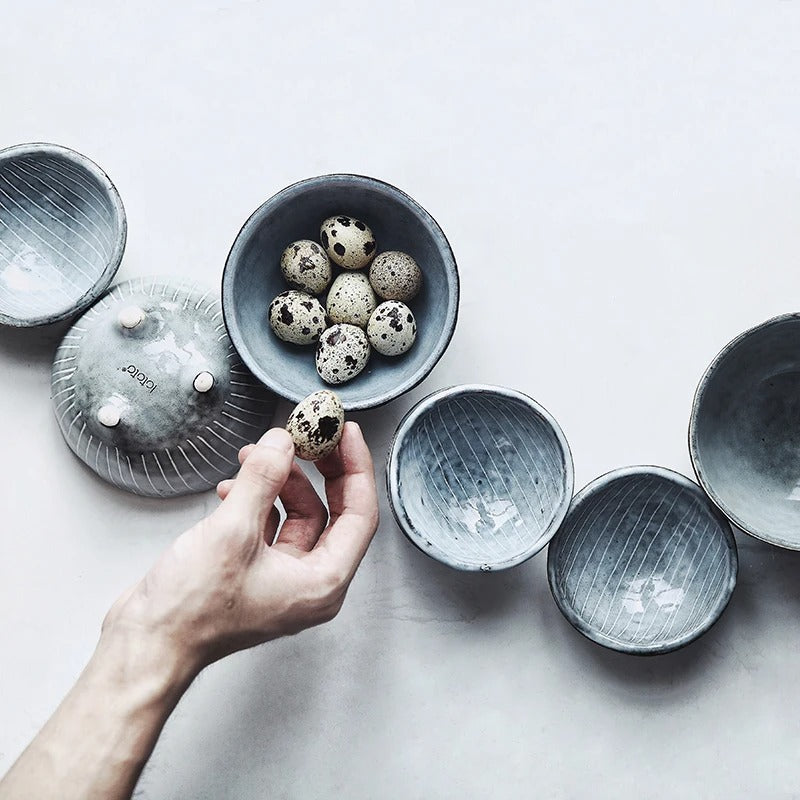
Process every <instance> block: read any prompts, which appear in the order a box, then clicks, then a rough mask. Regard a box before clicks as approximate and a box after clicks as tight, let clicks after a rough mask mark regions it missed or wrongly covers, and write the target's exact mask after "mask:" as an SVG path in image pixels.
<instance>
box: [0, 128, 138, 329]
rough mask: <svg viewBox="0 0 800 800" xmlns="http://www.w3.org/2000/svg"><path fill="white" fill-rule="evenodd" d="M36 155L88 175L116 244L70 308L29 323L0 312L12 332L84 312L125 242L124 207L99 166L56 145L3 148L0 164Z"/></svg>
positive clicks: (113, 269) (113, 268)
mask: <svg viewBox="0 0 800 800" xmlns="http://www.w3.org/2000/svg"><path fill="white" fill-rule="evenodd" d="M40 154H45V155H57V156H61V157H62V158H65V159H66V160H68V161H70V162H72V163H73V164H75V165H76V166H78V167H80V168H82V169H84V170H85V171H86V172H88V173H89V174H90V175H91V176H92V177H93V178H94V179H95V180H96V181H97V182H98V184H99V186H100V188H101V189H102V190H104V191H105V194H106V196H107V197H108V199H109V200H110V201H111V205H112V207H113V209H114V217H115V220H116V221H117V223H118V226H119V230H118V232H117V237H116V241H115V242H114V250H113V252H112V253H111V258H110V259H109V260H108V263H107V264H106V266H105V269H104V270H103V272H102V273H101V274H100V277H99V278H98V279H97V280H96V281H95V283H94V284H93V285H92V286H91V287H90V288H89V289H88V290H87V291H86V292H85V293H84V294H82V295H81V296H80V297H78V298H77V299H76V300H75V302H74V303H73V304H72V305H71V306H69V307H68V308H66V309H64V310H63V311H58V312H56V313H54V314H44V315H42V316H39V317H33V318H31V319H20V318H18V317H14V316H9V315H8V314H4V313H2V312H0V325H7V326H10V327H12V328H35V327H38V326H40V325H50V324H52V323H54V322H61V321H62V320H65V319H68V318H71V317H75V316H77V315H78V314H80V313H81V312H82V311H84V310H86V309H87V308H88V307H89V306H90V305H91V304H92V303H93V302H94V301H95V300H97V298H98V297H100V295H101V294H102V293H103V292H104V291H105V290H106V289H107V288H108V286H109V284H110V283H111V281H112V280H113V278H114V276H115V275H116V274H117V270H118V269H119V265H120V263H121V261H122V255H123V253H124V252H125V242H126V241H127V238H128V219H127V216H126V214H125V206H124V205H123V204H122V198H121V197H120V194H119V192H118V191H117V187H116V186H114V184H113V183H112V181H111V179H110V178H109V177H108V175H106V173H105V172H104V171H103V169H102V168H101V167H100V166H99V165H97V164H96V163H95V162H94V161H92V160H91V159H90V158H88V157H87V156H85V155H83V154H81V153H79V152H78V151H77V150H72V149H70V148H69V147H64V146H63V145H60V144H50V143H48V142H28V143H26V144H16V145H13V146H12V147H6V148H5V149H3V150H0V164H2V162H4V161H7V160H9V159H11V158H16V157H18V156H21V155H40Z"/></svg>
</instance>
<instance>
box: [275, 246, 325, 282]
mask: <svg viewBox="0 0 800 800" xmlns="http://www.w3.org/2000/svg"><path fill="white" fill-rule="evenodd" d="M281 272H282V273H283V277H284V278H286V282H287V283H288V284H289V285H290V286H291V287H293V288H294V289H299V290H300V291H301V292H308V293H309V294H319V293H320V292H324V291H325V290H326V289H327V288H328V285H329V284H330V282H331V262H330V259H329V258H328V255H327V253H326V252H325V251H324V250H323V249H322V248H321V247H320V246H319V245H318V244H317V243H316V242H312V241H311V240H310V239H300V240H299V241H297V242H292V243H291V244H290V245H289V246H288V247H287V248H286V249H285V250H284V251H283V253H282V254H281Z"/></svg>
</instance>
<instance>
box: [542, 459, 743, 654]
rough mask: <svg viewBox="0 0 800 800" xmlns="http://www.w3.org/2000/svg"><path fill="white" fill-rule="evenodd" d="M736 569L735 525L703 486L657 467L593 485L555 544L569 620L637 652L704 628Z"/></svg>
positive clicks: (552, 574)
mask: <svg viewBox="0 0 800 800" xmlns="http://www.w3.org/2000/svg"><path fill="white" fill-rule="evenodd" d="M736 570H737V556H736V545H735V543H734V540H733V535H732V533H731V530H730V526H729V525H728V523H727V521H726V520H725V519H724V517H723V516H722V515H721V514H720V513H719V512H718V511H717V510H716V509H715V508H714V507H713V505H712V504H711V503H710V502H709V501H708V499H707V498H706V497H705V495H703V493H702V491H701V490H700V489H699V487H698V486H696V485H695V484H694V483H692V482H691V481H689V480H688V479H686V478H684V477H683V476H681V475H677V474H676V473H670V472H669V471H667V470H653V469H649V468H648V469H646V470H636V469H634V470H620V471H619V472H618V473H612V474H611V475H610V476H606V477H604V478H600V479H598V480H597V481H595V482H594V483H593V484H590V485H589V486H588V487H587V488H586V489H584V490H583V491H582V492H581V493H580V494H579V495H578V496H577V497H576V498H575V501H574V502H573V504H572V507H571V508H570V511H569V513H568V514H567V518H566V520H565V522H564V524H563V526H562V527H561V529H560V530H559V532H558V534H557V535H556V537H555V538H554V539H553V541H552V542H551V544H550V550H549V553H548V574H549V578H550V586H551V589H552V591H553V596H554V598H555V600H556V602H557V604H558V605H559V607H560V608H561V611H562V612H563V613H564V614H565V616H566V617H567V619H569V621H570V622H571V623H572V624H573V625H574V626H575V627H576V628H577V629H578V630H579V631H581V632H582V633H583V634H585V635H586V636H588V637H589V638H590V639H593V640H595V641H597V642H599V643H600V644H603V645H606V646H607V647H612V648H614V649H617V650H622V651H625V652H634V653H657V652H666V651H668V650H673V649H675V648H677V647H680V646H681V645H683V644H686V643H687V642H689V641H691V640H692V639H694V638H696V637H697V636H699V635H700V634H701V633H702V632H703V631H705V630H706V629H707V628H708V627H710V625H711V624H712V623H713V622H714V621H715V620H716V619H717V617H718V616H719V615H720V614H721V613H722V611H723V609H724V608H725V605H726V604H727V602H728V599H729V598H730V595H731V592H732V591H733V587H734V584H735V580H736Z"/></svg>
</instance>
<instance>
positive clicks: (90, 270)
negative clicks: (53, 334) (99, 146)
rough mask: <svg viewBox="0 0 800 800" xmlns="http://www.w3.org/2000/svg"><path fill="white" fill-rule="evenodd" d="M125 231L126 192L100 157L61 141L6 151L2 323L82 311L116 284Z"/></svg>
mask: <svg viewBox="0 0 800 800" xmlns="http://www.w3.org/2000/svg"><path fill="white" fill-rule="evenodd" d="M126 235H127V223H126V218H125V209H124V208H123V206H122V200H121V199H120V196H119V193H118V192H117V190H116V188H115V187H114V185H113V184H112V183H111V181H110V180H109V178H108V176H107V175H106V174H105V173H104V172H103V170H101V169H100V167H98V166H97V164H95V163H94V162H93V161H90V160H89V159H88V158H86V157H85V156H82V155H81V154H80V153H76V152H75V151H74V150H70V149H68V148H66V147H61V146H60V145H55V144H39V143H36V144H21V145H16V146H14V147H9V148H6V149H5V150H2V151H0V324H3V325H9V326H13V327H17V328H28V327H34V326H39V325H49V324H51V323H54V322H58V321H60V320H63V319H66V318H68V317H72V316H76V315H77V314H79V313H80V312H81V311H83V310H84V309H86V308H87V307H88V306H89V305H91V304H92V303H93V302H94V301H95V300H96V299H97V298H98V297H99V296H100V295H101V294H102V293H103V292H104V291H105V290H106V288H107V287H108V285H109V284H110V283H111V280H112V279H113V277H114V275H115V274H116V272H117V269H118V268H119V264H120V261H121V260H122V253H123V251H124V249H125V239H126Z"/></svg>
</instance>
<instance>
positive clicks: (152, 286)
mask: <svg viewBox="0 0 800 800" xmlns="http://www.w3.org/2000/svg"><path fill="white" fill-rule="evenodd" d="M52 394H53V404H54V406H55V412H56V415H57V417H58V424H59V426H60V427H61V431H62V433H63V434H64V438H65V439H66V440H67V443H68V444H69V446H70V448H72V451H73V452H74V453H75V454H76V455H77V456H78V457H79V458H80V459H81V460H82V461H83V462H85V463H86V464H87V465H88V466H89V467H91V469H93V470H94V471H95V472H96V473H97V474H98V475H99V476H100V477H101V478H104V479H105V480H107V481H110V482H111V483H113V484H115V485H117V486H119V487H120V488H122V489H127V490H128V491H131V492H135V493H136V494H142V495H148V496H153V497H164V496H171V495H180V494H188V493H189V492H200V491H203V490H205V489H208V488H210V487H212V486H214V485H215V484H216V483H217V482H218V481H220V480H222V479H223V478H228V477H230V476H231V475H233V474H234V472H236V470H237V469H238V466H239V465H238V461H237V452H238V450H239V448H240V447H242V446H243V445H245V444H247V443H248V442H253V441H255V440H257V439H258V438H259V436H260V435H261V434H262V433H263V432H264V431H265V430H266V429H267V428H268V427H269V424H270V422H271V420H272V414H273V411H274V407H275V399H274V397H272V396H271V395H269V394H268V393H267V392H266V391H265V390H264V389H263V387H261V386H260V385H259V384H258V382H257V381H256V380H255V379H254V378H253V376H252V375H251V374H250V372H249V370H248V369H247V368H246V367H245V366H244V365H243V364H242V362H241V360H240V359H239V356H238V355H237V354H236V351H235V350H234V348H233V345H232V344H231V342H230V340H229V339H228V335H227V333H226V332H225V324H224V323H223V321H222V309H221V307H220V303H219V300H218V299H217V298H216V297H215V296H214V294H213V293H212V291H211V290H210V289H201V288H197V286H196V284H190V283H183V282H173V281H169V280H162V279H160V278H148V279H145V278H142V279H139V278H137V279H135V280H132V281H127V282H126V283H121V284H119V285H117V286H115V287H113V288H112V289H111V290H110V291H109V292H108V293H107V294H106V295H105V296H104V297H101V298H100V300H99V301H98V302H97V303H96V304H95V305H94V306H93V307H92V308H91V309H90V310H89V311H88V312H87V313H86V314H84V315H83V316H82V317H81V318H80V319H79V320H78V321H77V322H76V323H75V324H74V325H73V326H72V328H70V330H69V332H68V333H67V335H66V336H65V337H64V341H63V342H62V344H61V346H60V347H59V349H58V351H57V353H56V357H55V361H54V362H53V375H52Z"/></svg>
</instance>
